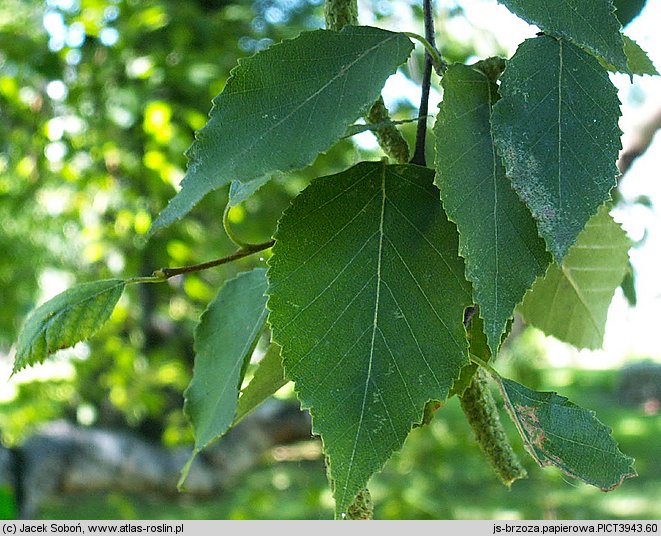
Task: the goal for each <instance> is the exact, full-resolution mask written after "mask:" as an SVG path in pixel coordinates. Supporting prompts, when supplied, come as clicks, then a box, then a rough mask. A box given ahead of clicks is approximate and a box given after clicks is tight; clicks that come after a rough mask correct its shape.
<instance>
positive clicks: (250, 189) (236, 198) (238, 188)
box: [227, 174, 272, 207]
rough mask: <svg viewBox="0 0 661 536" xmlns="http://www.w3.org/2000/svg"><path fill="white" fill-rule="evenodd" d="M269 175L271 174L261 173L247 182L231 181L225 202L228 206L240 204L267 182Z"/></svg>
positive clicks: (269, 178)
mask: <svg viewBox="0 0 661 536" xmlns="http://www.w3.org/2000/svg"><path fill="white" fill-rule="evenodd" d="M271 177H272V175H271V174H268V175H262V176H261V177H259V178H257V179H253V180H251V181H248V182H241V181H232V182H231V184H230V191H229V196H228V199H227V203H228V204H229V206H230V207H235V206H237V205H240V204H241V203H243V202H244V201H245V200H246V199H248V198H249V197H250V196H251V195H252V194H254V193H255V192H256V191H257V190H259V189H260V188H261V187H262V186H264V185H265V184H266V183H267V182H269V181H270V180H271Z"/></svg>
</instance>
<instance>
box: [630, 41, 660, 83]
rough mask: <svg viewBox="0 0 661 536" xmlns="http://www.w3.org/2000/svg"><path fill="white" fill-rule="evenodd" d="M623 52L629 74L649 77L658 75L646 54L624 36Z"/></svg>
mask: <svg viewBox="0 0 661 536" xmlns="http://www.w3.org/2000/svg"><path fill="white" fill-rule="evenodd" d="M624 52H625V53H626V55H627V65H628V66H629V71H630V72H631V73H633V74H640V75H643V74H649V75H651V76H656V75H658V74H659V71H657V70H656V67H655V66H654V64H653V63H652V60H650V59H649V56H648V55H647V52H645V51H644V50H643V49H642V48H641V46H640V45H639V44H638V43H636V42H635V41H634V40H633V39H631V38H630V37H627V36H626V35H625V36H624Z"/></svg>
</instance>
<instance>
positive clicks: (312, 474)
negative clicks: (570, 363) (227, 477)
mask: <svg viewBox="0 0 661 536" xmlns="http://www.w3.org/2000/svg"><path fill="white" fill-rule="evenodd" d="M538 371H539V378H540V383H539V388H540V389H542V390H557V389H561V391H562V393H563V394H565V395H567V396H568V397H569V398H570V399H571V400H574V401H576V402H578V403H580V404H581V405H582V406H583V407H586V408H593V409H597V410H598V415H599V417H600V419H601V420H602V421H603V422H608V423H618V424H616V425H615V426H614V430H613V433H614V435H615V437H616V438H617V440H618V442H619V444H620V448H621V449H622V450H623V451H625V452H627V453H629V454H631V455H632V456H633V457H635V458H636V466H635V467H636V469H637V470H638V472H639V473H640V476H639V477H638V478H635V479H632V480H627V481H626V482H625V483H624V484H623V485H622V487H621V488H619V489H618V491H616V492H613V493H603V492H601V491H599V490H597V489H595V488H593V487H591V486H588V485H586V484H582V483H579V482H577V481H574V480H571V479H569V478H567V477H565V476H563V475H562V474H561V473H560V471H558V470H556V469H553V468H544V469H541V468H539V467H537V466H536V465H535V463H534V462H533V460H532V459H531V458H530V457H529V456H528V455H527V454H526V453H525V452H524V450H523V447H522V445H521V442H520V440H518V437H517V435H516V432H515V430H514V429H513V425H512V423H511V421H510V420H509V419H508V418H507V417H506V416H505V414H504V411H503V410H502V407H501V415H502V418H503V422H504V424H505V425H506V426H507V429H508V432H509V434H510V437H511V438H512V443H513V445H514V447H515V449H516V451H517V453H518V454H519V455H520V457H521V460H522V461H523V463H524V465H525V467H526V469H527V470H528V476H529V477H528V478H527V479H524V480H518V481H517V482H515V483H514V484H513V485H512V488H511V489H510V490H509V491H508V490H506V488H504V487H503V486H502V484H501V483H500V481H499V480H498V478H497V477H496V476H495V474H494V473H493V470H492V469H491V467H490V466H489V464H488V462H487V461H486V460H485V459H484V457H483V456H481V454H480V451H479V446H478V445H477V443H475V441H474V439H473V435H472V432H471V430H470V428H469V426H468V424H467V422H466V419H465V417H464V415H463V413H462V412H461V409H460V407H459V404H458V400H457V399H456V398H452V399H450V401H449V402H448V404H447V405H446V406H444V407H443V408H441V409H439V410H438V411H437V412H436V414H435V416H434V419H433V420H432V422H431V424H430V425H429V426H423V427H420V428H416V429H415V430H413V432H411V435H410V436H409V438H408V439H407V442H406V444H405V445H404V448H403V449H402V451H401V452H399V453H397V454H395V456H394V457H393V458H392V459H391V460H390V461H389V462H388V463H387V464H386V467H385V469H384V471H383V472H382V473H378V474H377V475H375V476H374V477H373V478H372V480H371V482H370V491H371V494H372V497H373V499H374V503H375V518H376V519H381V520H387V519H393V520H394V519H659V518H660V517H661V503H659V501H658V500H657V497H659V495H660V494H661V443H659V441H658V440H657V438H658V435H659V433H661V418H660V417H659V415H658V413H657V414H646V413H645V411H644V409H643V408H642V407H638V408H631V407H622V405H621V403H620V401H619V400H618V399H617V396H616V384H617V374H616V373H615V372H613V371H593V370H587V371H586V370H583V371H581V370H573V369H548V368H546V369H545V368H540V369H538ZM518 379H519V380H520V379H521V378H518ZM494 396H495V397H496V400H498V401H499V404H500V398H499V395H498V394H497V393H494ZM315 446H316V447H317V452H319V448H318V443H317V442H316V441H311V442H309V443H307V444H300V445H294V446H292V447H290V448H289V449H288V450H286V453H287V454H288V456H284V455H283V452H282V451H283V449H282V448H275V449H274V450H273V451H272V453H271V456H269V457H268V459H267V460H266V462H265V463H264V464H262V465H260V466H259V467H258V468H256V469H254V470H253V471H251V472H250V473H248V474H246V475H244V477H243V478H242V479H241V483H240V485H238V486H236V487H234V488H233V489H231V490H229V491H228V492H226V493H224V494H221V495H220V496H218V497H214V498H209V499H203V500H194V499H192V498H190V497H186V496H185V495H184V496H181V497H176V498H175V497H173V498H172V499H170V500H168V499H164V498H163V497H162V496H161V497H150V496H145V495H141V496H139V497H138V496H134V495H124V494H121V493H117V492H111V493H107V494H97V495H88V496H85V497H81V496H73V497H68V498H61V499H57V500H54V501H51V502H50V503H49V504H48V505H47V506H46V507H45V509H44V511H43V513H42V517H43V518H44V519H58V518H60V519H63V518H67V516H71V515H73V516H74V517H75V518H81V519H102V518H107V519H332V518H333V502H332V498H331V495H330V492H329V490H328V485H327V482H326V478H325V472H324V467H323V461H322V459H321V457H319V456H318V457H317V458H316V459H310V456H307V455H306V453H309V452H310V451H312V452H314V447H315ZM297 453H298V454H297ZM297 455H298V457H297ZM283 458H286V459H283ZM69 519H70V518H69Z"/></svg>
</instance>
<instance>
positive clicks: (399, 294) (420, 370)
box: [268, 162, 471, 514]
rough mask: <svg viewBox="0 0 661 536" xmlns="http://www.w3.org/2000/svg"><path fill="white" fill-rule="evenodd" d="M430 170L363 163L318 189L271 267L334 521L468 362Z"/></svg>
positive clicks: (452, 237) (305, 201) (456, 282)
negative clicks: (325, 463)
mask: <svg viewBox="0 0 661 536" xmlns="http://www.w3.org/2000/svg"><path fill="white" fill-rule="evenodd" d="M432 181H433V172H432V171H431V170H429V169H427V168H422V167H418V166H413V165H393V166H387V165H385V163H383V162H369V163H367V162H365V163H361V164H358V165H356V166H354V167H353V168H351V169H349V170H347V171H345V172H343V173H340V174H338V175H334V176H331V177H326V178H323V179H318V180H316V181H314V182H313V183H312V184H311V185H310V186H309V187H308V188H307V189H306V190H305V191H304V192H303V193H302V194H301V195H300V196H299V197H297V198H296V199H295V200H294V202H293V204H292V206H291V207H290V208H289V209H288V210H287V211H286V212H285V214H284V215H283V217H282V219H281V220H280V223H279V225H278V230H277V232H276V237H275V238H276V244H275V246H274V248H273V256H272V257H271V259H270V260H269V263H270V268H269V272H268V277H269V291H268V294H269V301H268V307H269V309H270V311H271V313H270V315H269V323H270V325H271V327H272V333H273V339H274V340H275V341H276V342H277V343H278V344H280V345H281V346H282V349H283V350H282V356H283V363H284V367H285V372H286V375H287V377H288V378H290V379H292V380H294V382H295V383H296V390H297V391H298V394H299V398H300V400H301V402H302V404H303V405H304V407H306V408H309V409H310V412H311V414H312V418H313V425H314V431H315V433H317V434H320V435H321V437H322V440H323V443H324V449H325V453H326V455H327V457H328V459H329V460H330V463H329V477H330V479H331V483H332V487H333V489H334V496H335V501H336V511H337V512H338V514H341V513H343V512H346V509H347V508H348V506H349V505H350V504H351V502H352V501H353V499H354V497H355V496H356V494H357V493H358V492H359V491H360V490H361V489H363V488H364V487H365V485H366V483H367V481H368V479H369V478H370V476H371V475H372V474H373V473H374V472H376V471H378V470H380V469H381V467H382V466H383V464H384V463H385V462H386V460H387V459H388V458H389V457H390V455H391V454H392V453H393V452H394V451H395V450H397V449H399V448H400V447H401V446H402V444H403V442H404V439H405V438H406V435H407V434H408V433H409V431H410V430H411V428H412V426H414V425H415V424H419V423H420V422H421V421H422V416H423V408H424V406H425V403H426V402H427V401H428V400H444V399H445V398H446V397H447V395H448V391H449V389H450V387H451V386H452V383H453V382H454V380H455V379H456V378H457V377H458V376H459V373H460V371H461V368H462V366H463V365H465V364H466V363H467V362H468V355H467V354H468V352H467V349H468V348H467V346H468V345H467V341H466V334H465V330H464V326H463V313H464V309H465V308H466V307H467V306H468V305H469V304H470V303H471V297H470V286H469V285H468V283H467V282H466V281H465V279H464V266H463V262H462V260H461V259H460V258H459V257H458V256H457V232H456V228H455V226H454V224H452V223H450V222H449V221H448V220H447V218H446V216H445V213H444V211H443V208H442V206H441V203H440V199H439V195H438V190H437V189H436V188H435V187H434V185H433V183H432Z"/></svg>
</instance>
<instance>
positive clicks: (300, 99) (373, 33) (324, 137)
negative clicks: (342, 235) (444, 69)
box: [152, 26, 413, 232]
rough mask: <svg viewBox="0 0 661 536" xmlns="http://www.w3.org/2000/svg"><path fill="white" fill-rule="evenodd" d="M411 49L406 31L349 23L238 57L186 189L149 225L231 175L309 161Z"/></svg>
mask: <svg viewBox="0 0 661 536" xmlns="http://www.w3.org/2000/svg"><path fill="white" fill-rule="evenodd" d="M412 50H413V44H412V43H411V41H410V40H409V39H408V38H407V37H406V36H405V35H403V34H398V33H392V32H388V31H386V30H381V29H378V28H371V27H368V26H347V27H345V28H344V29H343V30H342V31H341V32H335V31H331V30H316V31H313V32H304V33H302V34H301V35H300V36H299V37H297V38H295V39H292V40H290V41H284V42H283V43H280V44H277V45H275V46H272V47H270V48H268V49H267V50H264V51H263V52H259V53H258V54H256V55H255V56H253V57H251V58H247V59H244V60H242V61H240V62H239V65H238V66H237V67H236V68H235V69H234V70H233V71H232V75H231V76H230V78H229V80H228V81H227V85H226V86H225V89H224V90H223V92H222V93H221V94H220V95H218V96H217V97H216V98H215V99H214V101H213V109H212V110H211V114H210V119H209V122H208V123H207V125H206V126H205V127H204V128H203V129H202V130H201V131H200V132H199V133H198V135H197V139H196V141H195V142H194V143H193V145H192V146H191V148H190V149H189V151H188V157H189V160H190V161H189V164H188V171H187V173H186V176H185V177H184V180H183V182H182V185H181V186H182V188H181V191H180V192H179V193H178V194H177V195H176V196H175V197H174V198H173V199H172V200H171V201H170V203H169V205H168V206H167V207H166V208H165V210H163V212H161V214H160V215H159V217H158V219H157V220H156V222H155V223H154V226H153V228H152V232H153V231H154V230H156V229H158V228H161V227H165V226H167V225H170V224H171V223H173V222H174V221H175V220H177V219H179V218H181V217H182V216H184V215H185V214H187V213H188V212H189V211H190V210H191V209H192V208H193V206H194V205H195V204H196V203H197V202H198V201H200V200H201V199H202V198H203V197H204V196H205V195H206V194H207V193H209V192H210V191H212V190H214V189H216V188H219V187H221V186H223V185H225V184H228V183H229V182H230V181H232V180H239V181H241V182H244V183H246V182H249V181H251V180H255V179H258V178H260V177H263V176H264V175H267V174H271V173H273V172H275V171H283V172H286V171H292V170H295V169H299V168H302V167H304V166H306V165H308V164H310V163H311V162H312V161H313V160H314V159H315V158H316V156H317V155H318V154H319V153H320V152H323V151H326V150H327V149H329V148H330V147H331V146H332V145H333V143H335V142H336V141H338V140H339V139H340V138H342V136H344V134H345V132H346V129H347V127H348V126H349V125H351V124H352V123H353V122H354V121H355V120H356V119H357V118H358V117H360V115H361V114H363V113H364V112H365V111H366V109H367V108H368V106H369V105H371V104H372V103H373V102H374V101H375V100H376V99H377V97H378V96H379V93H380V91H381V88H382V87H383V84H384V83H385V81H386V79H387V78H388V77H389V76H390V75H391V74H393V72H394V71H395V70H396V68H397V66H398V65H400V64H402V63H404V61H406V58H407V57H408V56H409V54H410V53H411V51H412Z"/></svg>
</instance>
